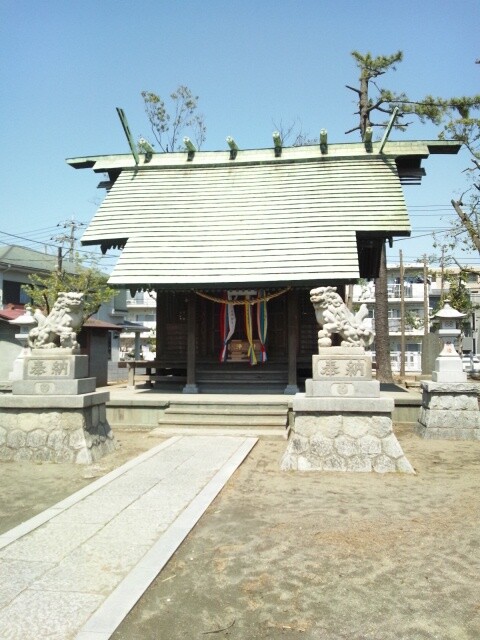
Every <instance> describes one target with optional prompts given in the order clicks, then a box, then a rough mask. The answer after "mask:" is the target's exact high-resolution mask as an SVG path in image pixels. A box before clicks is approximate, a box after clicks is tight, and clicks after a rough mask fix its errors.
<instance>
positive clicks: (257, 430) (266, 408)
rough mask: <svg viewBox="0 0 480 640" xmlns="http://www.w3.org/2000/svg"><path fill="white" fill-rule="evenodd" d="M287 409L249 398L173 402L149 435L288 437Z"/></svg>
mask: <svg viewBox="0 0 480 640" xmlns="http://www.w3.org/2000/svg"><path fill="white" fill-rule="evenodd" d="M288 412H289V406H288V401H287V400H281V401H280V402H275V401H272V400H271V399H270V400H268V399H265V400H264V401H262V400H261V399H259V401H258V402H252V400H251V398H250V397H245V398H244V399H243V400H233V401H232V398H231V396H230V397H227V396H225V398H224V399H221V398H218V396H217V397H216V398H212V399H208V400H207V399H206V400H201V399H200V398H193V397H192V398H188V399H185V400H178V401H173V402H171V403H170V406H169V407H168V408H166V409H165V412H164V413H163V415H162V416H161V417H160V419H159V421H158V427H157V428H156V429H154V431H153V432H152V433H154V434H156V435H184V434H187V433H188V434H196V435H201V434H202V433H204V432H206V433H209V434H211V433H216V434H219V435H221V434H226V433H228V434H231V435H250V436H252V435H254V436H256V437H258V438H282V439H286V438H287V437H288V428H289V425H288V421H289V413H288Z"/></svg>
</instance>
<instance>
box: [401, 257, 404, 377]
mask: <svg viewBox="0 0 480 640" xmlns="http://www.w3.org/2000/svg"><path fill="white" fill-rule="evenodd" d="M400 377H401V378H402V379H403V378H405V272H404V269H403V252H402V250H401V249H400Z"/></svg>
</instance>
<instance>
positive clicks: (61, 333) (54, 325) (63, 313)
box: [28, 291, 83, 350]
mask: <svg viewBox="0 0 480 640" xmlns="http://www.w3.org/2000/svg"><path fill="white" fill-rule="evenodd" d="M34 318H35V319H36V321H37V326H36V327H33V329H31V330H30V331H29V334H28V344H29V346H30V347H31V348H32V349H56V348H60V347H61V348H64V349H73V350H76V349H79V348H80V345H79V344H78V342H77V332H78V331H79V330H80V328H81V326H82V322H83V293H76V292H72V291H70V292H61V293H59V294H58V298H57V300H56V302H55V304H54V305H53V308H52V310H51V311H50V313H49V314H48V316H45V315H44V314H43V313H42V312H41V311H40V310H39V309H37V310H36V311H35V313H34Z"/></svg>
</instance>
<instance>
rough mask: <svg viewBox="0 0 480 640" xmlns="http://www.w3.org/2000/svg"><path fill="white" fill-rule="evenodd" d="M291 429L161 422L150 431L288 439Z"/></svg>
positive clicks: (169, 434)
mask: <svg viewBox="0 0 480 640" xmlns="http://www.w3.org/2000/svg"><path fill="white" fill-rule="evenodd" d="M289 431H290V429H289V428H287V427H285V426H283V427H268V428H260V427H258V426H255V425H252V426H250V427H248V426H243V427H240V426H235V427H232V426H229V427H225V426H222V427H219V426H199V425H190V426H185V425H184V424H169V425H166V424H163V423H162V424H160V425H159V426H158V427H156V428H155V429H153V430H152V431H150V433H149V435H151V436H167V437H171V436H184V435H189V436H192V435H196V436H204V435H210V436H211V435H218V436H245V437H250V436H255V437H256V438H262V439H265V440H288V434H289Z"/></svg>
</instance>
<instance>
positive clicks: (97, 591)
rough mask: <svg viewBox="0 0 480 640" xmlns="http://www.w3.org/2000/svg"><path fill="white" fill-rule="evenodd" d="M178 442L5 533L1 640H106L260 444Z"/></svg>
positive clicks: (1, 539)
mask: <svg viewBox="0 0 480 640" xmlns="http://www.w3.org/2000/svg"><path fill="white" fill-rule="evenodd" d="M255 443H256V439H255V438H243V437H231V436H224V437H223V436H222V437H219V436H213V437H212V436H205V437H203V436H183V437H174V438H170V439H169V440H167V441H165V442H163V443H162V444H160V445H159V446H157V447H155V448H154V449H151V450H150V451H147V452H146V453H144V454H142V455H141V456H139V457H138V458H136V459H135V460H132V461H130V462H128V463H127V464H125V465H123V466H122V467H120V468H118V469H115V470H114V471H112V472H111V473H109V474H108V475H106V476H104V477H103V478H100V479H99V480H97V481H95V482H93V483H91V484H90V485H88V486H87V487H85V488H84V489H82V490H81V491H78V492H77V493H75V494H74V495H73V496H70V497H69V498H67V499H66V500H63V501H62V502H59V503H57V504H56V505H54V506H53V507H51V508H50V509H47V510H46V511H44V512H43V513H41V514H39V515H38V516H35V517H34V518H32V519H31V520H28V521H27V522H25V523H23V524H22V525H20V526H19V527H15V528H14V529H11V530H10V531H7V532H6V533H4V534H3V535H1V536H0V639H1V640H7V639H8V640H30V639H32V640H33V639H34V640H41V639H43V638H48V639H49V640H54V639H55V640H56V639H58V640H70V639H72V640H73V639H76V640H107V638H109V637H110V636H111V634H112V633H113V631H114V630H115V629H116V627H117V626H118V625H119V624H120V622H121V621H122V620H123V618H124V617H125V616H126V614H127V613H128V611H130V609H131V608H132V607H133V606H134V604H135V603H136V602H137V600H138V599H139V598H140V596H141V595H142V594H143V593H144V591H145V590H146V589H147V587H148V585H149V584H150V583H151V582H152V580H154V578H155V577H156V576H157V574H158V573H159V572H160V570H161V569H162V567H163V566H164V565H165V564H166V563H167V561H168V560H169V558H170V557H171V556H172V554H173V553H174V551H175V550H176V549H177V547H178V546H179V545H180V543H181V542H182V541H183V539H184V538H185V536H186V535H187V534H188V532H189V531H190V530H191V529H192V527H193V526H194V525H195V523H196V522H197V521H198V519H199V518H200V517H201V516H202V514H203V513H204V511H205V510H206V508H207V507H208V505H209V504H210V503H211V502H212V500H213V499H214V498H215V496H216V495H217V494H218V493H219V491H220V490H221V489H222V487H223V486H224V485H225V483H226V482H227V480H228V478H229V477H230V476H231V475H232V474H233V472H234V471H235V469H236V468H237V467H238V466H239V465H240V464H241V462H242V461H243V460H244V458H245V457H246V456H247V455H248V453H249V452H250V450H251V449H252V447H253V446H254V445H255Z"/></svg>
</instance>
